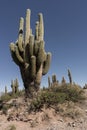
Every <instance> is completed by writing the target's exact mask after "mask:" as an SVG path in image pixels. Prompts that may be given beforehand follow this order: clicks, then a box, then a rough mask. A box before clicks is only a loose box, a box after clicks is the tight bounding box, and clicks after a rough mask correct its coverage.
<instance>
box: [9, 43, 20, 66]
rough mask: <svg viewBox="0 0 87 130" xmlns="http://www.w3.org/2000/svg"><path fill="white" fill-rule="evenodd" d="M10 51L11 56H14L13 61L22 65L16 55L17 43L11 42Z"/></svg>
mask: <svg viewBox="0 0 87 130" xmlns="http://www.w3.org/2000/svg"><path fill="white" fill-rule="evenodd" d="M10 52H11V56H12V58H13V61H14V62H15V63H16V64H17V65H18V66H20V64H21V63H20V61H19V60H18V58H17V57H16V55H15V44H13V43H11V44H10Z"/></svg>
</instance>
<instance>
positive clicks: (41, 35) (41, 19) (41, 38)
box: [38, 13, 44, 41]
mask: <svg viewBox="0 0 87 130" xmlns="http://www.w3.org/2000/svg"><path fill="white" fill-rule="evenodd" d="M38 16H39V31H38V35H39V40H40V41H42V40H43V38H44V23H43V15H42V13H39V15H38Z"/></svg>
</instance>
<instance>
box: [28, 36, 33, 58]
mask: <svg viewBox="0 0 87 130" xmlns="http://www.w3.org/2000/svg"><path fill="white" fill-rule="evenodd" d="M33 46H34V36H33V35H31V36H30V38H29V44H28V48H29V58H30V57H31V56H32V55H33Z"/></svg>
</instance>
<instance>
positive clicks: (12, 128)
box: [6, 125, 16, 130]
mask: <svg viewBox="0 0 87 130" xmlns="http://www.w3.org/2000/svg"><path fill="white" fill-rule="evenodd" d="M6 130H16V127H15V125H10V126H8V128H6Z"/></svg>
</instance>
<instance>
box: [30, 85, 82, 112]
mask: <svg viewBox="0 0 87 130" xmlns="http://www.w3.org/2000/svg"><path fill="white" fill-rule="evenodd" d="M82 99H84V96H83V90H82V88H81V87H80V86H78V85H71V84H64V85H60V86H56V87H53V86H52V87H51V88H50V89H48V88H47V89H45V90H42V91H41V93H40V94H39V95H38V97H37V98H36V99H33V100H32V102H31V104H30V106H29V111H32V110H33V111H39V110H41V108H42V107H43V106H44V105H45V106H47V107H50V106H52V105H54V106H55V105H57V104H59V103H64V102H66V101H72V102H78V101H79V100H82Z"/></svg>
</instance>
